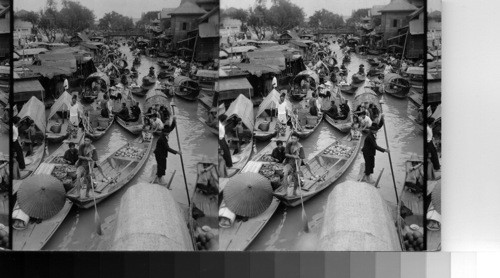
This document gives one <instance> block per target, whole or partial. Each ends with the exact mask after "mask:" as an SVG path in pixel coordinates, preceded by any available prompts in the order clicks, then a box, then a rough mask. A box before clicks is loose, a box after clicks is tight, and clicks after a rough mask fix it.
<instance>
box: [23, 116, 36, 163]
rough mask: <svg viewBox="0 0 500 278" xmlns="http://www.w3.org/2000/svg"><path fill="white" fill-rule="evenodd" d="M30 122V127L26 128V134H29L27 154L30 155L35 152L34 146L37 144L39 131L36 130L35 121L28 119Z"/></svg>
mask: <svg viewBox="0 0 500 278" xmlns="http://www.w3.org/2000/svg"><path fill="white" fill-rule="evenodd" d="M27 123H28V128H27V129H26V135H27V136H28V142H27V143H28V144H29V150H28V152H27V153H26V156H30V155H32V154H33V148H34V147H35V145H36V144H37V142H38V141H37V132H36V126H35V122H34V121H32V120H31V119H28V120H27Z"/></svg>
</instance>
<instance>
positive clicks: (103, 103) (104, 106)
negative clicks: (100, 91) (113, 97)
mask: <svg viewBox="0 0 500 278" xmlns="http://www.w3.org/2000/svg"><path fill="white" fill-rule="evenodd" d="M108 102H109V100H108V95H107V94H106V95H104V96H103V99H102V100H101V102H100V104H99V106H100V107H101V117H103V118H109V112H110V110H109V107H108Z"/></svg>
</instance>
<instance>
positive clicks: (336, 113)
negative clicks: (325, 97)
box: [326, 100, 342, 120]
mask: <svg viewBox="0 0 500 278" xmlns="http://www.w3.org/2000/svg"><path fill="white" fill-rule="evenodd" d="M326 114H328V116H330V117H332V119H334V120H340V119H341V118H342V117H341V115H340V114H339V110H338V108H337V105H335V100H332V106H331V107H330V109H328V111H326Z"/></svg>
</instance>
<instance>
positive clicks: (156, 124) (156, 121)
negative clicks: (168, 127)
mask: <svg viewBox="0 0 500 278" xmlns="http://www.w3.org/2000/svg"><path fill="white" fill-rule="evenodd" d="M151 117H152V118H151V127H152V130H153V132H154V131H160V130H162V129H163V122H162V121H161V120H160V118H158V114H156V113H155V114H153V115H152V116H151Z"/></svg>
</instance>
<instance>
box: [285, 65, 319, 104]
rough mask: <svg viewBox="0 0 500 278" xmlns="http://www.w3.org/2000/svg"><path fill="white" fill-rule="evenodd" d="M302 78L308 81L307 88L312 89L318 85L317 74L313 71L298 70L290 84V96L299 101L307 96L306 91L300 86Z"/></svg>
mask: <svg viewBox="0 0 500 278" xmlns="http://www.w3.org/2000/svg"><path fill="white" fill-rule="evenodd" d="M304 79H305V80H307V81H308V82H309V88H310V90H312V91H314V90H316V87H317V86H318V85H319V76H318V74H317V73H316V72H315V71H312V70H304V71H301V72H299V73H298V74H297V75H296V76H295V77H294V78H293V80H292V82H291V84H290V87H291V91H290V97H291V98H292V99H294V100H296V101H301V100H302V99H304V98H305V97H306V96H307V91H306V90H305V89H303V88H301V83H302V80H304Z"/></svg>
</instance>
